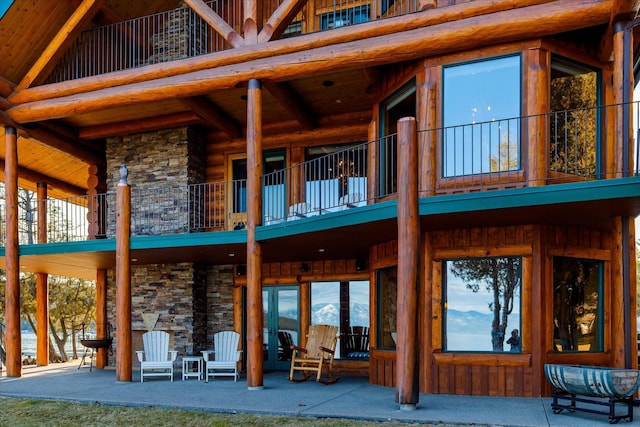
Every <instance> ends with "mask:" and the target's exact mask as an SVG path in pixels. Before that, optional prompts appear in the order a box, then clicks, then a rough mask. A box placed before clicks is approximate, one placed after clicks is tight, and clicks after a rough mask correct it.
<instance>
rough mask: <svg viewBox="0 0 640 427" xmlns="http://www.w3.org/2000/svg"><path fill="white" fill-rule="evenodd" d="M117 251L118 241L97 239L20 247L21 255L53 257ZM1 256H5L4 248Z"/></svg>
mask: <svg viewBox="0 0 640 427" xmlns="http://www.w3.org/2000/svg"><path fill="white" fill-rule="evenodd" d="M115 250H116V239H96V240H84V241H78V242H52V243H38V244H33V245H20V255H53V254H63V253H77V252H108V251H115ZM0 255H1V256H4V255H5V248H4V247H2V251H1V254H0Z"/></svg>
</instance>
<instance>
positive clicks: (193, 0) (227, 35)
mask: <svg viewBox="0 0 640 427" xmlns="http://www.w3.org/2000/svg"><path fill="white" fill-rule="evenodd" d="M184 2H185V3H186V4H187V5H188V6H189V7H190V8H191V9H192V10H193V11H194V12H195V13H196V14H197V15H198V16H199V17H200V18H202V19H203V20H204V21H205V22H206V23H207V24H209V25H210V26H211V28H213V29H214V30H215V31H216V32H217V33H218V34H220V35H221V36H222V38H223V39H225V40H226V41H227V42H229V44H230V45H231V46H233V47H242V46H244V39H243V38H242V36H241V35H240V34H238V33H237V32H236V30H234V29H233V27H232V26H231V25H229V24H227V21H225V20H224V19H222V18H221V17H220V15H218V14H217V13H215V12H214V11H213V9H211V8H210V7H209V6H207V4H206V3H205V2H204V1H202V0H184Z"/></svg>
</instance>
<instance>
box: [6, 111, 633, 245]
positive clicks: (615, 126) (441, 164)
mask: <svg viewBox="0 0 640 427" xmlns="http://www.w3.org/2000/svg"><path fill="white" fill-rule="evenodd" d="M633 107H634V108H633V111H634V114H633V118H632V122H633V128H634V129H636V130H637V132H639V133H640V127H639V126H638V123H639V122H640V109H639V108H638V103H637V102H636V103H634V105H633ZM625 108H629V105H628V104H627V105H608V106H600V107H593V108H583V109H575V110H565V111H558V112H553V113H547V114H541V115H536V116H528V117H517V118H510V119H503V120H494V121H491V122H482V123H472V124H466V125H459V126H451V127H447V128H438V129H431V130H422V131H418V135H417V137H418V140H419V142H420V148H419V150H420V155H419V159H420V160H419V161H420V165H421V166H420V167H421V169H422V171H423V173H422V176H423V178H426V179H423V181H424V182H423V184H422V187H421V188H420V189H419V195H420V197H432V196H435V197H437V196H438V195H440V194H453V193H469V192H479V191H499V190H503V189H512V188H523V187H532V186H540V185H553V184H560V183H567V182H578V181H585V180H602V179H611V178H620V177H628V176H639V175H640V169H639V165H638V162H637V161H635V162H633V161H632V162H631V164H632V165H631V167H628V168H627V167H621V166H620V164H621V160H617V158H618V157H619V158H620V159H622V158H623V156H622V155H616V150H614V147H623V146H624V144H622V143H621V141H620V140H621V139H622V132H620V131H619V130H620V129H622V117H623V114H622V112H623V110H624V109H625ZM616 130H618V131H616ZM396 139H397V138H396V135H390V136H388V137H384V138H380V139H378V140H375V141H371V142H366V143H361V144H356V145H350V146H348V147H346V148H344V149H341V150H336V149H328V150H327V151H328V152H329V154H326V155H322V156H319V157H314V156H313V155H310V157H312V158H311V159H310V160H308V161H305V162H303V163H300V164H296V165H293V166H291V167H288V168H284V169H281V170H276V171H273V172H269V173H267V174H264V175H263V176H262V201H263V209H262V214H263V217H262V225H264V226H269V225H273V224H278V223H283V222H288V221H293V220H297V219H301V218H313V217H317V216H319V215H324V214H331V213H335V212H343V211H348V210H351V209H357V208H358V207H361V206H365V205H367V204H371V203H376V202H378V201H381V200H385V199H388V198H390V197H395V193H396V191H397V183H396V175H397V169H398V166H397V159H396V153H397V147H396ZM639 140H640V138H636V141H635V143H634V144H633V146H631V147H628V152H629V157H631V158H635V159H638V158H639V157H640V144H639V143H638V141H639ZM525 150H526V155H525V154H524V153H525ZM617 151H618V152H621V151H622V148H617ZM432 156H435V159H434V160H436V161H432V160H431V159H432ZM612 157H614V158H615V159H612ZM605 158H608V160H607V161H605V160H604V159H605ZM429 164H435V165H436V166H435V168H429V167H428V166H427V165H429ZM616 165H618V166H616ZM246 189H247V183H246V180H236V181H229V182H212V183H204V184H194V185H178V186H171V185H169V184H166V185H162V183H154V184H153V185H150V183H139V184H138V185H137V186H136V184H135V183H134V184H133V186H132V206H133V207H134V208H133V212H132V214H131V218H132V219H131V232H132V235H133V236H144V235H160V234H176V233H194V232H203V231H222V230H239V229H243V228H245V223H246V211H247V194H246ZM4 204H5V203H4V198H3V197H2V198H0V215H2V214H3V213H4V209H3V207H4ZM46 209H47V222H48V233H47V241H48V242H71V241H82V240H88V239H101V238H112V237H114V235H115V215H116V213H115V194H114V193H105V194H96V195H86V196H76V197H70V198H67V199H53V198H48V199H47V200H46ZM18 214H19V218H20V220H19V236H20V244H34V243H37V239H36V238H35V236H36V232H37V218H38V215H37V212H36V211H35V208H34V207H33V206H30V207H29V209H25V208H24V207H23V206H20V205H19V210H18ZM4 227H5V221H4V220H0V234H1V236H0V237H4V235H5V233H4ZM1 241H4V238H2V240H1Z"/></svg>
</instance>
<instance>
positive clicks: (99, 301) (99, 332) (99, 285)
mask: <svg viewBox="0 0 640 427" xmlns="http://www.w3.org/2000/svg"><path fill="white" fill-rule="evenodd" d="M108 332H109V329H108V327H107V270H104V269H100V270H98V271H96V336H97V337H98V338H106V337H107V333H108ZM108 350H109V349H108V348H99V349H98V353H97V355H96V368H104V367H105V366H107V364H108V362H109V358H108V356H107V351H108Z"/></svg>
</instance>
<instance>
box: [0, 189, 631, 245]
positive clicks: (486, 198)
mask: <svg viewBox="0 0 640 427" xmlns="http://www.w3.org/2000/svg"><path fill="white" fill-rule="evenodd" d="M620 198H639V199H640V177H638V176H635V177H628V178H616V179H607V180H597V181H596V180H594V181H584V182H576V183H568V184H554V185H545V186H540V187H525V188H516V189H509V190H495V191H483V192H477V193H465V194H449V195H440V196H432V197H422V198H420V200H419V212H420V216H425V215H427V216H428V215H441V214H448V213H460V212H473V211H481V210H494V209H508V208H517V207H527V206H544V205H552V204H562V203H574V202H588V201H593V200H613V199H620ZM487 206H490V208H488V207H487ZM397 212H398V204H397V200H387V201H384V202H380V203H375V204H371V205H367V206H362V207H357V208H351V209H345V210H342V211H338V212H329V213H326V214H322V215H318V216H311V217H308V218H300V219H297V220H295V221H284V222H281V223H278V224H271V225H265V226H261V227H258V228H257V229H256V240H258V241H262V240H269V239H276V238H279V237H286V236H290V235H294V234H305V233H312V232H317V231H324V230H330V229H333V228H340V227H348V226H352V225H358V224H364V223H368V222H375V221H383V220H388V219H394V218H396V217H397V215H398V213H397ZM246 242H247V231H246V230H233V231H211V232H202V233H184V234H167V235H159V236H135V237H132V238H131V249H135V250H140V249H157V248H167V247H176V248H179V247H190V246H204V245H225V244H243V243H246ZM115 249H116V243H115V239H114V238H111V239H97V240H87V241H81V242H54V243H44V244H33V245H21V246H20V255H47V254H60V253H76V252H104V251H115ZM0 256H5V248H4V247H0Z"/></svg>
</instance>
